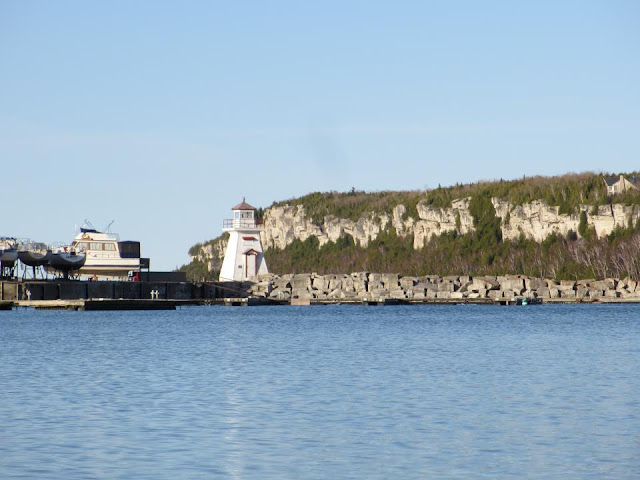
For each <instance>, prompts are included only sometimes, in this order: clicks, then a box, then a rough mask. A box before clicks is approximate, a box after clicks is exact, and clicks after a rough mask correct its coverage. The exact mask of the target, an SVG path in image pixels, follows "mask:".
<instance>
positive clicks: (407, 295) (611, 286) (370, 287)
mask: <svg viewBox="0 0 640 480" xmlns="http://www.w3.org/2000/svg"><path fill="white" fill-rule="evenodd" d="M258 280H259V281H258V282H257V283H255V284H254V285H253V286H252V287H251V294H252V295H253V296H258V297H265V298H269V299H274V300H280V301H282V300H285V301H286V300H292V299H308V300H309V303H314V302H317V303H322V302H331V301H345V302H349V301H351V302H357V301H380V300H399V301H409V302H425V303H431V302H433V303H450V302H456V301H457V302H465V301H467V302H478V303H485V302H486V303H490V302H491V303H493V302H501V301H504V302H509V301H514V300H517V299H518V298H529V299H541V300H542V301H543V302H582V301H584V302H589V301H591V302H593V301H600V302H615V301H619V302H640V283H639V282H638V281H636V280H632V279H629V278H625V279H617V278H607V279H605V280H593V279H587V280H577V281H574V280H553V279H543V278H530V277H527V276H523V275H505V276H477V277H472V276H465V275H460V276H446V277H439V276H424V277H411V276H402V275H399V274H381V273H369V272H358V273H351V274H343V275H318V274H315V273H303V274H291V275H281V276H278V275H273V274H269V275H264V276H261V277H260V278H259V279H258Z"/></svg>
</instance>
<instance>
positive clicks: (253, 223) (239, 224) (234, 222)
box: [222, 218, 262, 228]
mask: <svg viewBox="0 0 640 480" xmlns="http://www.w3.org/2000/svg"><path fill="white" fill-rule="evenodd" d="M260 226H262V219H261V218H256V219H251V220H249V219H246V218H244V219H236V218H228V219H226V220H223V221H222V228H259V227H260Z"/></svg>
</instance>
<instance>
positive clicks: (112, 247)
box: [104, 243, 116, 252]
mask: <svg viewBox="0 0 640 480" xmlns="http://www.w3.org/2000/svg"><path fill="white" fill-rule="evenodd" d="M104 249H105V250H109V251H111V252H113V251H115V249H116V246H115V245H114V244H113V243H105V244H104Z"/></svg>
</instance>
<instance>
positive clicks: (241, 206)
mask: <svg viewBox="0 0 640 480" xmlns="http://www.w3.org/2000/svg"><path fill="white" fill-rule="evenodd" d="M255 209H256V207H252V206H251V205H249V204H248V203H247V202H245V201H244V197H242V203H239V204H238V205H236V206H235V207H233V208H232V209H231V210H255Z"/></svg>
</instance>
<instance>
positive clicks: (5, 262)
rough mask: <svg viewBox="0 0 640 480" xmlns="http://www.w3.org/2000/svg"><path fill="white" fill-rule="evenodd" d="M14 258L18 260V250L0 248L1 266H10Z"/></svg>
mask: <svg viewBox="0 0 640 480" xmlns="http://www.w3.org/2000/svg"><path fill="white" fill-rule="evenodd" d="M16 260H18V250H16V249H15V248H7V249H5V250H0V264H2V268H12V267H13V265H14V264H15V263H16Z"/></svg>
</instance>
